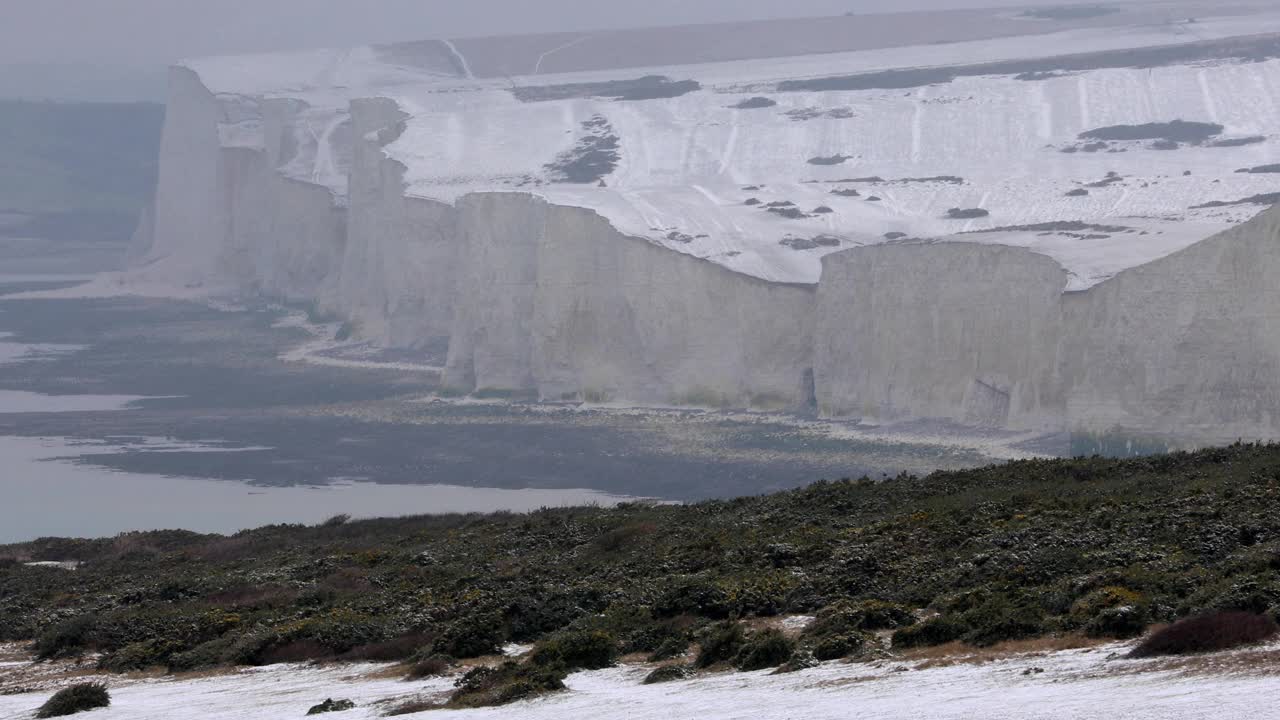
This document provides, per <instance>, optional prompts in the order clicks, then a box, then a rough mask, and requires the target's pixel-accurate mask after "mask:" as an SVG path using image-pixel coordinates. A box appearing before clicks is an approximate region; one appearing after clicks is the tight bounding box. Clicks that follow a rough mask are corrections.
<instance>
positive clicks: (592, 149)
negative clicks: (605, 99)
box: [545, 115, 621, 185]
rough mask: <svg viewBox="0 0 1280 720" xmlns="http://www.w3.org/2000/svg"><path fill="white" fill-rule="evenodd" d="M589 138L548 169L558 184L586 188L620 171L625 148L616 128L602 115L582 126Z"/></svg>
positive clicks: (579, 141) (582, 140) (549, 165)
mask: <svg viewBox="0 0 1280 720" xmlns="http://www.w3.org/2000/svg"><path fill="white" fill-rule="evenodd" d="M582 129H583V130H586V131H587V135H585V136H584V137H582V139H580V140H578V144H577V145H575V146H574V147H573V148H572V149H571V150H568V151H566V152H564V153H561V154H560V156H559V157H557V158H556V161H555V162H553V163H550V164H548V165H546V166H545V167H546V169H547V171H548V172H549V173H550V175H551V179H552V180H553V181H554V182H561V183H573V184H577V185H585V184H589V183H598V182H600V181H601V180H603V179H604V178H605V177H606V176H607V175H609V174H611V173H612V172H613V171H614V170H616V169H617V167H618V160H619V159H620V155H619V154H618V151H619V150H620V149H621V145H620V144H619V142H618V136H617V135H615V134H614V133H613V126H611V125H610V124H609V121H608V120H606V119H605V118H604V117H602V116H600V115H596V116H595V117H593V118H591V119H590V120H587V121H586V122H584V123H582Z"/></svg>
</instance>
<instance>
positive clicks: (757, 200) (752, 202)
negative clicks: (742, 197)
mask: <svg viewBox="0 0 1280 720" xmlns="http://www.w3.org/2000/svg"><path fill="white" fill-rule="evenodd" d="M742 204H743V205H752V206H755V205H759V204H760V198H747V199H746V201H745V202H743V203H742Z"/></svg>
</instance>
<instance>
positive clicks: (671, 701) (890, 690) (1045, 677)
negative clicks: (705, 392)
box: [0, 644, 1280, 720]
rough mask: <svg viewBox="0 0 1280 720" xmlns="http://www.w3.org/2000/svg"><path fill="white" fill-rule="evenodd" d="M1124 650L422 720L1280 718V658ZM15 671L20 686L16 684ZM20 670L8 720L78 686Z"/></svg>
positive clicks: (301, 685) (212, 706)
mask: <svg viewBox="0 0 1280 720" xmlns="http://www.w3.org/2000/svg"><path fill="white" fill-rule="evenodd" d="M1126 650H1127V646H1125V645H1123V644H1113V645H1103V646H1098V647H1093V648H1085V649H1077V650H1066V651H1056V652H1032V653H1023V654H1013V655H1010V656H1006V657H999V656H996V657H995V658H994V659H993V658H987V657H982V658H978V657H974V658H968V659H966V658H964V657H951V658H949V659H947V660H936V659H935V660H913V661H879V662H873V663H843V662H832V663H826V664H824V665H822V666H821V667H818V668H814V669H811V670H807V671H802V672H799V673H794V674H789V675H778V676H774V675H770V674H769V671H762V672H756V673H713V674H708V675H704V676H701V677H698V678H696V679H693V680H688V681H683V682H676V683H670V684H664V685H649V686H646V685H642V684H641V681H642V679H643V678H644V676H645V674H646V673H647V672H648V670H649V669H650V668H649V667H647V666H625V665H624V666H621V667H617V668H613V669H609V670H601V671H594V672H584V673H578V674H576V675H573V676H571V677H570V678H569V680H568V682H567V684H568V686H569V691H568V692H564V693H561V694H558V695H554V696H551V697H546V698H542V699H538V700H533V701H529V702H522V703H518V704H515V705H511V706H507V707H502V708H493V709H485V710H469V711H444V710H433V711H429V712H427V713H421V714H418V715H413V717H424V718H470V719H474V720H483V719H485V718H517V717H518V718H525V719H527V720H544V719H545V720H567V719H569V718H593V719H599V718H628V719H631V720H651V719H652V720H671V719H672V718H700V719H702V720H739V719H741V720H748V719H751V720H754V719H757V718H767V719H769V720H792V719H794V720H827V719H830V720H836V719H837V718H840V719H843V718H868V719H876V720H890V719H892V720H899V719H901V720H917V719H929V720H952V719H954V720H961V719H965V718H983V719H984V720H1004V719H1008V720H1029V719H1037V718H1046V719H1047V718H1054V719H1055V720H1068V719H1079V720H1084V719H1090V720H1092V719H1094V718H1097V719H1098V720H1103V719H1106V720H1112V719H1114V718H1127V719H1134V720H1139V719H1147V718H1150V719H1151V720H1157V719H1160V720H1163V719H1166V718H1179V719H1182V720H1195V719H1198V718H1204V719H1206V720H1207V719H1209V718H1212V719H1214V720H1234V719H1237V718H1238V719H1240V720H1245V719H1254V718H1273V717H1280V710H1278V709H1276V707H1275V702H1274V696H1275V693H1276V692H1277V691H1280V675H1278V674H1277V673H1276V668H1277V665H1276V659H1277V655H1278V654H1280V646H1276V645H1271V646H1266V647H1262V648H1258V649H1252V650H1243V651H1236V652H1232V653H1224V654H1221V655H1216V656H1208V657H1202V658H1193V659H1185V660H1184V659H1171V660H1159V659H1156V660H1126V659H1121V658H1120V655H1121V654H1123V653H1124V652H1125V651H1126ZM6 671H7V672H8V673H9V675H10V677H9V680H8V681H5V680H4V679H3V678H4V675H5V674H6ZM70 681H71V679H70V678H66V677H64V678H60V679H59V678H57V676H56V673H54V672H51V671H49V670H40V669H39V668H34V669H33V668H31V667H30V666H26V665H24V664H23V663H21V662H20V661H17V660H13V661H11V662H10V663H5V664H0V686H12V685H13V684H15V683H20V682H29V683H31V684H33V685H36V686H39V687H41V691H39V692H28V693H22V694H13V695H5V694H0V717H4V718H13V719H14V720H19V719H24V720H25V718H29V717H32V713H33V711H34V709H35V708H36V707H38V706H39V705H40V704H41V703H42V702H43V701H44V700H45V698H46V697H47V696H48V694H49V690H50V688H52V687H57V686H59V685H62V684H66V683H67V682H70ZM108 681H109V683H110V685H111V693H112V706H111V708H109V709H106V710H98V711H94V712H93V713H92V714H91V715H86V716H85V717H90V718H94V719H95V720H113V719H116V718H119V719H120V720H125V719H126V718H127V719H128V720H185V719H186V718H193V719H194V718H198V719H199V720H233V719H234V720H244V719H247V718H255V719H256V718H273V719H274V718H289V717H302V716H304V715H305V713H306V711H307V709H308V708H310V707H311V706H313V705H315V704H317V703H320V702H322V701H323V700H325V699H326V698H335V699H340V698H346V699H351V700H353V701H354V702H355V703H356V705H357V707H356V709H354V710H351V711H348V712H344V713H340V714H337V715H334V716H333V717H335V718H351V719H352V720H356V719H370V718H377V717H382V716H383V714H384V713H385V712H386V711H387V710H388V709H390V708H392V707H394V706H395V705H396V704H399V703H401V702H404V701H407V700H412V699H439V698H443V697H444V696H445V695H446V694H447V692H448V691H449V690H450V689H451V687H452V678H441V679H435V680H429V681H422V682H403V681H400V680H397V679H395V677H394V674H393V673H390V672H387V670H386V668H383V667H380V666H372V665H365V666H330V667H306V666H277V667H271V668H266V669H252V670H242V671H236V672H233V673H229V674H224V675H215V676H207V677H190V678H178V679H172V678H160V677H147V678H137V677H135V678H123V679H122V678H108Z"/></svg>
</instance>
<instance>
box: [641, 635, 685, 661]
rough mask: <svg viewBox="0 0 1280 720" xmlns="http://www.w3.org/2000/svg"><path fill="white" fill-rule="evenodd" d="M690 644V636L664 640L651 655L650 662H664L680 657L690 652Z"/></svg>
mask: <svg viewBox="0 0 1280 720" xmlns="http://www.w3.org/2000/svg"><path fill="white" fill-rule="evenodd" d="M690 642H691V641H690V640H689V637H688V636H682V637H669V638H667V639H666V640H663V641H662V644H661V645H659V646H658V649H657V650H654V651H653V653H652V654H650V655H649V662H662V661H663V660H670V659H672V658H677V657H680V656H681V655H684V654H685V653H687V652H689V644H690Z"/></svg>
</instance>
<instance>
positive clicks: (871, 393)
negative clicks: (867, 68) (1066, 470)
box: [815, 208, 1280, 443]
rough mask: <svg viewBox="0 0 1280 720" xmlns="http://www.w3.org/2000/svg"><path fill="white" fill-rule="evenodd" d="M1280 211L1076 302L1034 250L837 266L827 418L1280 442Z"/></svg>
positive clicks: (981, 250) (941, 249)
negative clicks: (1279, 438) (924, 420)
mask: <svg viewBox="0 0 1280 720" xmlns="http://www.w3.org/2000/svg"><path fill="white" fill-rule="evenodd" d="M1278 249H1280V208H1275V209H1271V210H1268V211H1266V212H1264V213H1262V214H1261V215H1259V216H1258V217H1256V218H1254V219H1253V220H1251V221H1249V222H1247V223H1244V224H1242V225H1240V226H1239V227H1236V228H1233V229H1231V230H1228V231H1226V232H1223V233H1220V234H1218V235H1216V236H1214V237H1212V238H1209V239H1207V240H1204V241H1203V242H1200V243H1197V244H1195V245H1193V246H1191V247H1189V248H1187V249H1186V250H1183V251H1181V252H1178V253H1175V254H1173V255H1170V256H1168V257H1165V258H1162V259H1160V260H1157V261H1155V262H1153V263H1150V264H1148V265H1143V266H1140V267H1136V268H1133V269H1130V270H1126V271H1124V272H1121V273H1119V274H1117V275H1116V276H1115V277H1113V278H1111V279H1110V280H1107V281H1105V282H1102V283H1100V284H1098V285H1096V286H1094V287H1092V288H1090V289H1088V290H1085V291H1079V292H1072V293H1066V294H1063V293H1062V292H1061V290H1062V288H1063V286H1064V285H1065V283H1066V276H1065V274H1064V273H1063V271H1062V270H1061V268H1059V267H1057V266H1056V264H1054V263H1053V262H1052V261H1050V260H1049V259H1048V258H1045V257H1044V256H1041V255H1037V254H1035V253H1032V252H1029V251H1027V250H1024V249H1022V248H1007V247H997V246H981V245H968V244H963V243H952V244H936V245H926V244H913V245H896V246H881V247H874V248H862V249H856V250H850V251H846V252H843V253H838V254H834V255H830V256H828V257H827V258H826V259H825V267H824V273H823V281H822V284H821V285H820V287H819V292H818V323H817V327H816V329H815V346H816V354H815V363H816V377H817V393H818V398H819V404H820V407H821V408H822V410H823V411H824V412H826V413H827V414H830V415H833V416H849V417H858V418H865V419H876V420H882V421H883V420H899V419H905V418H920V417H927V418H943V419H948V420H952V421H955V422H958V423H962V424H966V425H973V426H987V427H1000V428H1011V429H1028V430H1034V429H1042V430H1068V431H1072V432H1076V433H1083V434H1089V435H1107V434H1117V435H1133V436H1143V435H1146V436H1156V437H1163V438H1169V439H1171V440H1174V441H1180V442H1192V443H1194V442H1197V441H1200V442H1204V441H1217V442H1221V441H1231V440H1236V439H1241V438H1243V439H1267V438H1274V437H1276V436H1277V435H1280V415H1278V414H1277V411H1278V410H1280V286H1277V283H1276V282H1275V278H1276V277H1280V275H1277V273H1280V255H1278V252H1277V251H1278Z"/></svg>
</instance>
